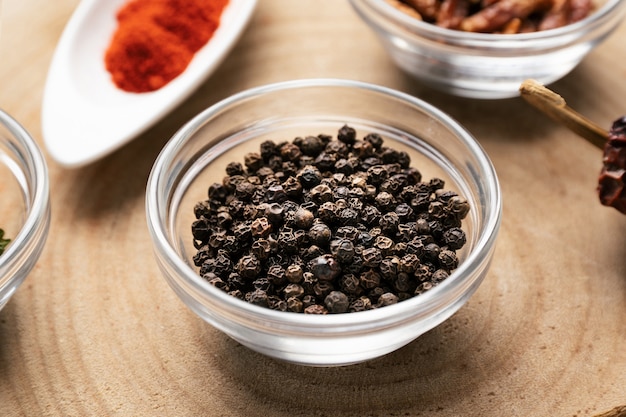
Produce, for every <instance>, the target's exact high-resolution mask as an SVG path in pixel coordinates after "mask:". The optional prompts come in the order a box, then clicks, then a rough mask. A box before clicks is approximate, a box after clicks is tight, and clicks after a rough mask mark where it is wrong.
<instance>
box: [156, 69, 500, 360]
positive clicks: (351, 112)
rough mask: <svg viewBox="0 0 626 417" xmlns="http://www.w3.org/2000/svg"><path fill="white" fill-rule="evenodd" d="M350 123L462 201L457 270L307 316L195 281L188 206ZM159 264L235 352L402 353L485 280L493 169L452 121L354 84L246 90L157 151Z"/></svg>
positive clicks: (496, 206)
mask: <svg viewBox="0 0 626 417" xmlns="http://www.w3.org/2000/svg"><path fill="white" fill-rule="evenodd" d="M345 123H347V124H348V125H350V126H352V127H354V128H355V129H356V130H357V132H358V134H359V136H360V137H361V136H364V135H365V134H367V133H370V132H376V133H379V134H381V135H382V136H383V137H384V138H385V143H386V145H387V146H392V147H395V148H397V149H403V150H406V151H407V152H408V153H409V154H410V156H411V158H412V162H411V165H412V166H415V167H418V169H419V170H420V171H421V172H422V174H423V177H424V178H433V177H439V178H441V179H444V180H445V181H446V189H451V190H456V191H457V192H458V193H459V194H461V195H463V196H465V197H466V198H467V200H468V202H469V203H470V205H471V210H470V212H469V214H468V216H467V217H466V218H465V220H464V221H463V223H464V224H463V229H464V230H465V231H466V234H467V244H466V245H465V246H464V248H463V250H462V251H461V252H459V258H460V265H459V267H458V269H456V270H455V271H454V272H453V273H452V274H451V275H450V276H449V277H448V278H447V279H446V280H444V281H443V282H442V283H441V284H439V285H438V286H436V287H434V288H433V289H431V290H429V291H426V292H425V293H423V294H420V295H418V296H415V297H413V298H410V299H408V300H405V301H401V302H399V303H397V304H395V305H390V306H386V307H382V308H378V309H374V310H368V311H363V312H353V313H343V314H328V315H310V314H302V313H292V312H282V311H275V310H271V309H268V308H265V307H259V306H256V305H252V304H250V303H247V302H245V301H242V300H240V299H238V298H236V297H233V296H231V295H229V294H227V293H226V292H223V291H222V290H220V289H218V288H216V287H213V286H212V285H210V284H209V283H208V282H206V281H205V280H204V279H202V278H201V277H200V276H199V274H198V272H197V269H196V267H195V266H194V263H193V260H192V257H193V255H194V253H195V248H194V246H193V237H192V234H191V224H192V222H193V221H194V220H195V217H194V213H193V212H194V206H195V204H196V203H197V202H199V201H202V200H206V198H207V189H208V187H209V185H211V184H212V183H214V182H221V180H222V178H223V177H224V175H225V174H224V170H225V167H226V164H227V163H228V162H231V161H239V162H243V156H244V154H245V153H247V152H250V151H253V150H254V151H258V149H259V144H260V143H261V142H262V141H264V140H267V139H273V140H275V141H277V142H279V141H282V140H292V139H293V138H295V137H296V136H303V135H308V134H311V135H317V134H320V133H328V134H333V135H334V134H336V132H337V130H338V129H339V128H340V127H341V126H342V125H343V124H345ZM146 212H147V221H148V227H149V230H150V235H151V238H152V243H153V246H154V251H155V254H156V260H157V262H158V265H159V267H160V269H161V270H162V272H163V275H164V276H165V279H166V280H167V282H168V283H169V285H170V286H171V287H172V288H173V290H174V291H175V293H176V294H177V295H178V296H179V297H180V298H181V299H182V301H183V302H184V303H185V304H186V305H187V306H188V307H189V308H190V309H191V310H193V311H194V312H195V313H196V314H198V315H199V316H200V317H201V318H202V319H204V320H206V321H207V322H208V323H210V324H211V325H213V326H214V327H216V328H217V329H219V330H221V331H223V332H224V333H226V334H227V335H229V336H230V337H232V338H233V339H235V340H237V341H239V342H240V343H241V344H243V345H245V346H247V347H249V348H251V349H253V350H255V351H258V352H261V353H263V354H266V355H269V356H271V357H275V358H279V359H282V360H285V361H289V362H293V363H299V364H306V365H314V366H333V365H346V364H351V363H356V362H361V361H365V360H368V359H372V358H375V357H378V356H381V355H384V354H386V353H388V352H391V351H393V350H395V349H398V348H400V347H402V346H403V345H406V344H407V343H409V342H411V341H412V340H414V339H415V338H417V337H418V336H419V335H421V334H423V333H424V332H426V331H428V330H429V329H432V328H433V327H434V326H437V325H438V324H440V323H441V322H443V321H444V320H446V319H447V318H448V317H450V316H451V315H452V314H454V313H455V312H456V311H457V310H458V309H459V308H460V307H461V306H462V305H463V304H464V303H465V302H466V301H467V300H468V298H469V297H470V296H471V295H472V293H474V291H475V290H476V289H477V288H478V286H479V285H480V283H481V282H482V280H483V278H484V277H485V274H486V273H487V270H488V267H489V264H490V261H491V258H492V255H493V251H494V246H495V242H496V235H497V233H498V230H499V227H500V218H501V196H500V188H499V183H498V180H497V177H496V172H495V171H494V168H493V166H492V164H491V162H490V160H489V158H488V156H487V155H486V154H485V152H484V151H483V149H482V148H481V146H480V145H479V144H478V143H477V142H476V140H475V139H474V138H473V137H472V136H471V135H470V134H469V133H468V132H467V131H466V130H465V129H464V128H463V127H461V126H460V125H459V124H458V123H457V122H455V121H454V120H452V119H451V118H450V117H449V116H447V115H446V114H444V113H443V112H441V111H440V110H438V109H436V108H434V107H433V106H431V105H429V104H427V103H425V102H423V101H420V100H419V99H416V98H414V97H412V96H409V95H407V94H404V93H401V92H398V91H394V90H391V89H388V88H384V87H380V86H375V85H371V84H365V83H361V82H355V81H346V80H333V79H312V80H298V81H288V82H283V83H278V84H272V85H268V86H262V87H258V88H254V89H252V90H248V91H244V92H241V93H239V94H236V95H234V96H232V97H230V98H227V99H225V100H223V101H221V102H219V103H217V104H215V105H214V106H212V107H210V108H209V109H207V110H205V111H203V112H202V113H200V114H199V115H198V116H196V117H195V118H193V119H192V120H191V121H189V122H188V123H187V124H186V125H185V126H184V127H182V128H181V130H180V131H178V132H177V133H176V134H175V135H174V136H173V138H172V139H171V140H170V141H169V142H168V144H167V145H166V146H165V147H164V149H163V150H162V152H161V154H160V155H159V157H158V158H157V160H156V161H155V164H154V166H153V168H152V172H151V174H150V177H149V180H148V184H147V194H146Z"/></svg>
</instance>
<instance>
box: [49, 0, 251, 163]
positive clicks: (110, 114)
mask: <svg viewBox="0 0 626 417" xmlns="http://www.w3.org/2000/svg"><path fill="white" fill-rule="evenodd" d="M126 1H128V0H105V1H103V0H83V1H82V2H81V3H80V4H79V5H78V7H77V8H76V10H75V12H74V14H73V15H72V17H71V18H70V20H69V22H68V23H67V26H66V28H65V30H64V32H63V34H62V36H61V38H60V40H59V43H58V45H57V48H56V51H55V54H54V57H53V59H52V63H51V65H50V69H49V72H48V78H47V80H46V86H45V90H44V96H43V105H42V130H43V138H44V144H45V146H46V148H47V150H48V152H49V154H50V156H51V157H52V158H53V159H54V160H56V161H57V162H58V163H60V164H61V165H64V166H68V167H76V166H80V165H84V164H87V163H89V162H92V161H94V160H96V159H98V158H101V157H103V156H105V155H107V154H108V153H110V152H112V151H114V150H115V149H118V148H119V147H121V146H122V145H124V144H125V143H127V142H129V141H130V140H131V139H133V138H134V137H136V136H137V135H138V134H140V133H141V132H143V131H144V130H146V129H147V128H148V127H150V126H151V125H152V124H154V123H155V122H156V121H158V120H159V119H160V118H162V117H163V116H165V115H166V114H167V113H168V112H169V111H171V110H172V109H173V108H174V107H176V106H177V105H178V104H180V102H181V101H183V100H184V99H185V98H186V97H187V96H189V94H191V93H192V92H193V91H194V90H195V89H196V88H197V87H198V86H199V85H200V84H201V83H202V82H203V81H204V80H205V79H206V78H207V77H208V76H209V75H210V74H211V73H212V72H213V71H214V70H215V69H216V68H217V66H218V65H219V64H220V63H221V61H222V60H223V58H224V57H225V56H226V54H227V53H228V52H229V51H230V50H231V48H232V47H233V46H234V44H235V43H236V41H237V40H238V39H239V36H240V34H241V33H242V32H243V30H244V29H245V27H246V25H247V23H248V21H249V20H250V18H251V16H252V14H253V11H254V8H255V6H256V0H230V2H229V4H228V6H227V7H226V9H225V10H224V12H223V14H222V20H221V23H220V26H219V27H218V28H217V30H216V31H215V33H214V35H213V37H212V38H211V40H209V42H208V43H207V44H206V45H205V46H204V47H203V48H202V49H201V50H200V51H198V53H197V54H196V55H195V57H194V59H193V60H192V61H191V63H190V64H189V66H188V67H187V69H186V70H185V72H184V73H182V74H181V75H180V76H178V77H177V78H175V79H174V80H172V81H171V82H170V83H169V84H167V85H165V86H164V87H162V88H161V89H159V90H156V91H154V92H150V93H141V94H136V93H127V92H125V91H123V90H120V89H119V88H117V87H116V86H115V85H114V84H113V82H112V81H111V78H110V74H109V73H108V72H107V71H106V69H105V66H104V53H105V50H106V48H107V46H108V43H109V41H110V38H111V36H112V34H113V33H114V31H115V29H116V26H117V22H116V20H115V14H116V12H117V10H118V9H119V8H120V7H121V6H122V5H123V4H124V3H125V2H126Z"/></svg>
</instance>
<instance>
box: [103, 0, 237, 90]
mask: <svg viewBox="0 0 626 417" xmlns="http://www.w3.org/2000/svg"><path fill="white" fill-rule="evenodd" d="M227 4H228V0H131V1H129V2H128V3H127V4H125V5H124V6H123V7H122V8H121V9H120V10H119V11H118V12H117V16H116V17H117V21H118V27H117V30H116V31H115V33H114V34H113V37H112V39H111V42H110V44H109V46H108V48H107V51H106V53H105V65H106V69H107V71H108V72H109V73H111V77H112V79H113V82H114V83H115V85H116V86H117V87H118V88H120V89H122V90H125V91H129V92H134V93H144V92H148V91H154V90H158V89H159V88H161V87H163V86H164V85H166V84H167V83H169V82H170V81H172V80H173V79H174V78H176V77H177V76H178V75H180V74H181V73H182V72H183V71H184V70H185V68H187V66H188V65H189V63H190V62H191V60H192V59H193V57H194V55H195V53H196V52H197V51H198V50H199V49H200V48H202V47H203V46H204V45H205V44H206V43H207V42H208V41H209V39H211V37H212V36H213V33H214V32H215V30H216V29H217V27H218V26H219V24H220V17H221V15H222V11H223V10H224V8H225V7H226V5H227Z"/></svg>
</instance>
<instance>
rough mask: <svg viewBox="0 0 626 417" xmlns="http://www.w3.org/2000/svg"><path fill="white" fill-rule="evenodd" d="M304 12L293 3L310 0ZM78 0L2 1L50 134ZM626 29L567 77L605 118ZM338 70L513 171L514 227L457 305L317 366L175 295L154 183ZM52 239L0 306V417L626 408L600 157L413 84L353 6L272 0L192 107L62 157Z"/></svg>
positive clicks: (3, 92) (33, 127) (6, 73)
mask: <svg viewBox="0 0 626 417" xmlns="http://www.w3.org/2000/svg"><path fill="white" fill-rule="evenodd" d="M296 3H297V5H296ZM76 5H77V0H55V1H46V0H19V1H5V2H4V5H3V10H2V26H1V36H0V107H2V108H3V109H5V110H6V111H8V112H9V113H10V114H11V115H12V116H14V117H15V118H16V119H17V120H18V121H20V122H21V123H22V124H23V125H24V126H25V127H26V128H27V129H28V130H29V131H30V132H31V133H32V135H34V137H35V138H37V140H38V141H39V143H42V141H41V126H40V116H41V115H40V109H41V99H42V91H43V87H44V83H45V78H46V72H47V68H48V65H49V63H50V59H51V56H52V54H53V51H54V47H55V45H56V42H57V41H58V38H59V36H60V34H61V31H62V30H63V27H64V25H65V23H66V22H67V20H68V19H69V17H70V15H71V13H72V12H73V9H74V7H75V6H76ZM625 37H626V26H622V27H621V28H620V29H619V30H618V31H617V32H616V33H615V34H614V35H613V36H612V37H610V38H609V39H608V40H607V41H606V42H605V43H603V44H602V45H601V46H600V47H599V48H598V49H597V50H596V51H594V52H593V53H592V54H591V55H590V56H588V58H587V59H586V60H585V61H584V62H583V63H582V64H581V65H580V66H579V67H578V68H577V69H576V70H574V71H573V72H572V73H571V74H570V75H568V76H567V77H566V78H564V79H563V80H561V81H559V82H557V83H556V84H554V85H553V86H552V87H553V89H555V90H557V91H558V92H559V93H560V94H561V95H563V96H564V97H565V98H566V99H567V101H568V103H569V104H570V106H572V107H574V108H575V109H577V110H578V111H580V112H581V113H583V114H585V115H587V116H588V117H589V118H591V119H592V120H595V121H596V122H597V123H599V124H600V125H603V126H605V127H607V129H608V127H609V126H610V124H611V122H612V121H613V120H614V119H616V118H617V117H620V116H621V115H622V114H623V113H624V112H626V83H625V82H624V81H625V78H626V58H625V56H626V54H625V52H626V47H625V44H624V39H625ZM307 77H339V78H351V79H356V80H363V81H368V82H373V83H377V84H381V85H385V86H388V87H392V88H396V89H399V90H402V91H405V92H408V93H411V94H413V95H415V96H418V97H420V98H423V99H425V100H427V101H429V102H431V103H432V104H434V105H436V106H438V107H440V108H441V109H443V110H444V111H446V112H448V113H449V114H451V115H452V116H453V117H454V118H456V119H458V120H459V121H460V122H461V123H462V124H464V125H465V126H466V127H467V128H468V129H469V130H470V131H471V132H472V133H473V134H474V135H475V136H476V137H477V138H478V140H479V141H480V142H481V143H482V145H483V146H484V147H485V149H486V151H487V152H488V153H489V155H490V156H491V158H492V160H493V163H494V165H495V167H496V169H497V171H498V173H499V177H500V180H501V184H502V190H503V197H504V218H503V219H504V220H503V224H502V230H501V234H500V238H499V242H498V247H497V252H496V256H495V259H494V262H493V266H492V268H491V270H490V273H489V275H488V276H487V278H486V280H485V281H484V284H483V285H482V286H481V288H480V289H479V290H478V292H477V293H476V294H475V295H474V297H473V298H472V299H471V300H470V301H469V303H468V304H467V305H466V306H464V307H463V308H462V309H461V310H460V311H459V312H458V313H457V314H456V315H455V316H453V317H452V318H451V319H450V320H448V321H447V322H445V323H444V324H442V325H441V326H439V327H437V328H435V329H434V330H432V331H430V332H429V333H427V334H425V335H424V336H422V337H420V338H419V339H417V340H416V341H415V342H413V343H411V344H409V345H408V346H406V347H404V348H402V349H400V350H399V351H396V352H394V353H392V354H389V355H387V356H385V357H383V358H380V359H376V360H373V361H370V362H367V363H364V364H360V365H355V366H349V367H342V368H330V369H325V368H307V367H300V366H295V365H290V364H285V363H282V362H279V361H276V360H273V359H269V358H267V357H264V356H262V355H259V354H257V353H254V352H252V351H250V350H248V349H247V348H244V347H241V346H240V345H238V344H237V343H235V342H234V341H232V340H231V339H229V338H228V337H226V336H225V335H223V334H222V333H220V332H219V331H217V330H215V329H214V328H212V327H211V326H209V325H208V324H205V323H204V322H202V321H201V320H200V319H199V318H197V317H196V316H195V315H194V314H193V313H191V312H190V311H189V310H188V309H187V308H186V307H185V306H184V305H183V304H182V302H181V301H180V300H179V299H178V298H177V297H176V296H175V295H174V293H173V292H172V291H171V290H170V288H169V287H168V286H167V284H166V283H165V281H164V279H162V277H161V275H160V273H159V271H158V269H157V267H156V264H155V262H154V260H153V255H152V249H151V245H150V241H149V236H148V232H147V228H146V223H145V215H144V189H145V185H146V179H147V177H148V173H149V170H150V168H151V166H152V163H153V161H154V159H155V157H156V155H157V154H158V152H159V150H160V149H161V147H162V146H163V145H164V144H165V142H166V141H167V140H168V138H169V137H170V135H171V134H172V133H173V132H174V131H175V130H176V129H177V128H178V127H180V126H181V125H182V124H183V123H184V122H185V121H187V120H188V119H190V118H191V117H192V116H193V115H195V114H196V113H198V112H199V111H200V110H202V109H204V108H205V107H207V106H209V105H211V104H212V103H214V102H216V101H218V100H220V99H222V98H224V97H227V96H229V95H231V94H233V93H235V92H238V91H240V90H242V89H246V88H249V87H253V86H257V85H261V84H266V83H269V82H275V81H282V80H288V79H297V78H307ZM48 163H49V167H50V179H51V195H52V210H53V213H52V224H51V228H50V235H49V239H48V242H47V245H46V248H45V250H44V253H43V255H42V257H41V258H40V261H39V262H38V264H37V266H36V267H35V269H34V270H33V272H32V273H31V275H30V276H29V277H28V279H27V280H26V281H25V283H24V284H23V286H21V287H20V289H19V291H18V292H17V294H16V295H15V296H14V298H13V299H12V300H11V301H10V302H9V304H8V305H7V306H6V308H5V309H4V310H3V311H1V312H0V415H2V416H92V415H93V416H148V415H150V416H218V415H219V416H304V415H319V416H333V415H340V414H341V415H352V416H390V415H393V416H429V415H436V416H440V417H444V416H459V415H465V416H562V417H572V416H577V417H583V416H591V415H595V414H598V413H601V412H603V411H606V410H609V409H611V408H613V407H615V406H618V405H621V404H626V354H625V350H624V346H625V344H626V258H625V256H624V254H625V249H626V217H625V216H623V215H621V214H619V213H618V212H617V211H615V210H613V209H611V208H606V207H602V206H601V205H600V204H599V202H598V201H597V198H596V194H595V187H596V179H597V175H598V172H599V170H600V167H601V153H600V151H599V150H598V149H596V148H594V147H592V146H591V145H589V144H588V143H586V142H585V141H584V140H582V139H580V138H578V137H577V136H575V135H574V134H572V133H570V132H569V131H566V130H565V129H564V128H562V127H560V126H558V125H556V124H555V123H553V122H552V121H550V120H549V119H546V118H545V117H544V116H543V115H541V114H539V113H538V112H537V111H535V110H534V109H532V108H530V107H529V106H528V105H527V104H526V103H525V102H524V101H523V100H522V99H519V98H517V99H508V100H500V101H477V100H470V99H463V98H455V97H451V96H448V95H445V94H442V93H439V92H436V91H433V90H431V89H429V88H428V87H426V86H424V85H421V84H420V83H418V82H416V81H415V80H413V79H411V78H409V77H408V76H406V75H404V74H403V73H402V72H401V71H399V70H398V69H397V68H396V67H395V66H394V65H393V64H392V63H391V61H390V60H389V58H388V56H387V55H386V54H385V52H384V51H383V50H382V48H381V46H380V45H379V43H378V41H377V39H376V38H375V37H374V34H373V33H372V32H371V31H370V30H369V29H368V28H367V27H366V26H365V25H364V23H362V22H361V21H360V20H359V19H358V18H357V16H356V14H355V13H354V12H353V10H352V9H351V8H350V6H349V5H348V4H347V2H345V1H336V0H299V1H297V2H293V1H289V0H260V1H259V5H258V8H257V10H256V13H255V16H254V18H253V19H252V21H251V24H250V26H249V27H248V29H247V31H246V32H245V34H244V36H243V37H242V39H241V41H240V43H239V44H238V45H237V47H236V48H235V50H234V51H233V53H232V54H231V55H230V56H229V57H228V58H227V59H226V61H225V62H224V63H223V65H221V67H220V68H219V70H218V71H217V72H216V73H215V74H214V75H213V76H212V77H211V78H210V79H209V80H208V81H207V82H206V83H205V84H204V85H203V86H202V87H201V88H200V90H199V91H198V92H197V93H196V94H194V95H193V96H192V97H191V98H190V99H189V100H187V101H186V102H185V103H184V104H183V105H182V106H181V107H180V108H178V109H177V110H176V111H174V112H173V113H172V114H170V115H169V116H168V117H167V118H165V119H164V120H163V121H162V122H160V123H158V124H157V125H156V126H155V127H154V128H152V129H150V130H149V131H148V132H147V133H145V134H144V135H142V136H141V137H139V138H137V139H136V140H135V141H133V142H132V143H130V144H128V145H127V146H125V147H124V148H123V149H121V150H119V151H117V152H115V153H114V154H112V155H110V156H108V157H106V158H104V159H103V160H100V161H98V162H95V163H93V164H91V165H89V166H87V167H84V168H79V169H73V170H70V169H65V168H62V167H60V166H59V165H57V164H55V162H54V161H52V160H50V159H48Z"/></svg>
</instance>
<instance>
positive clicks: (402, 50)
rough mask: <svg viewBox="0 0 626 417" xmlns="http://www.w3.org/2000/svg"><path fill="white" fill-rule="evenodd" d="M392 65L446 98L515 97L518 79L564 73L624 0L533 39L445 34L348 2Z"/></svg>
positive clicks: (382, 7)
mask: <svg viewBox="0 0 626 417" xmlns="http://www.w3.org/2000/svg"><path fill="white" fill-rule="evenodd" d="M350 2H351V3H352V6H353V8H354V9H355V10H356V12H357V13H358V15H359V16H360V17H361V18H362V19H363V20H364V21H365V22H366V23H367V25H369V27H370V28H372V29H373V30H374V32H375V33H376V35H378V37H379V39H380V41H381V42H382V44H383V46H384V48H385V49H386V50H387V52H388V53H389V55H390V56H391V58H392V60H393V61H394V62H395V63H396V64H397V65H398V67H400V68H401V69H403V70H404V71H406V72H407V73H408V74H411V75H412V76H414V77H415V78H417V79H419V80H421V81H422V82H424V83H426V84H428V85H430V86H432V87H434V88H437V89H439V90H442V91H445V92H447V93H450V94H453V95H457V96H464V97H470V98H480V99H499V98H507V97H515V96H517V95H519V86H520V84H521V83H522V82H523V81H524V80H525V79H529V78H531V79H535V80H537V81H539V82H540V83H542V84H549V83H551V82H554V81H556V80H558V79H560V78H562V77H563V76H565V75H567V74H568V73H569V72H570V71H571V70H572V69H574V67H576V65H578V64H579V63H580V61H582V59H583V58H584V57H585V56H586V55H587V54H588V53H589V52H590V51H591V50H592V49H593V48H594V47H596V46H597V45H598V44H599V43H600V42H601V41H603V40H604V39H605V38H606V37H607V36H608V35H609V34H611V33H612V32H613V31H614V30H615V29H616V28H617V26H618V25H619V24H620V23H621V21H622V18H623V17H624V13H626V2H625V1H622V0H606V1H603V2H602V4H601V5H598V6H597V8H596V10H595V11H593V12H592V14H590V15H589V16H588V17H587V18H585V19H583V20H581V21H578V22H576V23H573V24H570V25H566V26H563V27H560V28H556V29H552V30H545V31H540V32H534V33H520V34H489V33H470V32H464V31H460V30H453V29H446V28H441V27H438V26H436V25H434V24H431V23H427V22H422V21H420V20H418V19H415V18H413V17H411V16H409V15H407V14H405V13H403V12H401V11H399V10H397V9H396V8H395V7H393V6H392V5H390V4H388V3H387V2H386V1H385V0H350Z"/></svg>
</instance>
